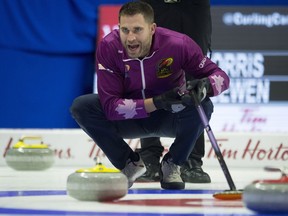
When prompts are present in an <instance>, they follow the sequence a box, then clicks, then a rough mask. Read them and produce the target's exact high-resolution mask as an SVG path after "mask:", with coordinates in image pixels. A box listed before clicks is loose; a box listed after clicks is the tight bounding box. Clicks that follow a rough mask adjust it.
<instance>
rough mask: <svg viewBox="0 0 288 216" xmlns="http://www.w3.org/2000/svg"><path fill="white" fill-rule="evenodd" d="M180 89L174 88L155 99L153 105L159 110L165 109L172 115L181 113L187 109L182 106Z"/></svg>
mask: <svg viewBox="0 0 288 216" xmlns="http://www.w3.org/2000/svg"><path fill="white" fill-rule="evenodd" d="M178 92H179V88H174V89H172V90H170V91H168V92H165V93H163V94H161V95H158V96H155V97H153V103H154V105H155V107H156V108H157V109H164V110H167V111H170V112H172V113H175V112H179V111H181V110H183V109H184V108H185V106H184V105H183V104H182V101H181V96H180V95H179V93H178Z"/></svg>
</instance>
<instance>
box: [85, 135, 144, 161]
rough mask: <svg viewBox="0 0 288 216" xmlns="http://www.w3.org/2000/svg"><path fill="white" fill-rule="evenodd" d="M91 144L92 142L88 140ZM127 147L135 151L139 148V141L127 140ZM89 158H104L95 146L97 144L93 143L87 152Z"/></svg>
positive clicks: (102, 153)
mask: <svg viewBox="0 0 288 216" xmlns="http://www.w3.org/2000/svg"><path fill="white" fill-rule="evenodd" d="M90 141H92V142H93V140H90ZM127 143H128V145H129V146H130V148H132V150H134V151H135V150H136V149H137V148H140V140H139V139H129V140H127ZM88 156H89V158H93V159H94V158H97V157H100V158H104V157H106V156H105V154H104V152H103V151H102V150H101V149H100V148H99V146H97V144H96V143H95V142H93V145H92V148H91V150H90V151H89V155H88Z"/></svg>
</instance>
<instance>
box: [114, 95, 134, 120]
mask: <svg viewBox="0 0 288 216" xmlns="http://www.w3.org/2000/svg"><path fill="white" fill-rule="evenodd" d="M115 110H116V111H117V112H118V114H119V115H123V117H124V118H125V119H131V118H133V117H134V116H135V115H136V114H137V112H136V102H134V101H133V100H128V99H125V100H123V104H119V105H118V106H117V108H116V109H115Z"/></svg>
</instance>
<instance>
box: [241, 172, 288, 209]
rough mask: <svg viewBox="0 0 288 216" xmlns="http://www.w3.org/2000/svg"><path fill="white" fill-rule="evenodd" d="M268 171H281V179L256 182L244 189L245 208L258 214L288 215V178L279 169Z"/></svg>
mask: <svg viewBox="0 0 288 216" xmlns="http://www.w3.org/2000/svg"><path fill="white" fill-rule="evenodd" d="M265 169H266V170H268V171H281V172H282V177H281V178H280V179H267V180H256V181H253V182H252V183H251V184H249V185H247V186H246V187H245V188H244V192H243V202H244V204H245V206H246V207H247V208H248V209H250V210H252V211H255V212H258V213H273V214H283V213H288V176H287V175H286V174H285V173H284V172H283V171H282V170H281V169H278V168H265Z"/></svg>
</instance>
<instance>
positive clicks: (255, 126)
mask: <svg viewBox="0 0 288 216" xmlns="http://www.w3.org/2000/svg"><path fill="white" fill-rule="evenodd" d="M242 112H243V114H242V116H241V118H240V121H239V123H238V124H237V125H238V127H239V126H241V125H245V127H246V128H248V129H247V130H246V131H261V127H262V126H265V124H266V123H267V117H264V116H262V117H261V116H256V115H255V110H254V109H249V108H247V109H244V110H242ZM237 125H236V124H232V125H228V124H227V123H226V124H224V126H223V128H222V131H237V130H239V129H238V128H237ZM247 125H248V126H247Z"/></svg>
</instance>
